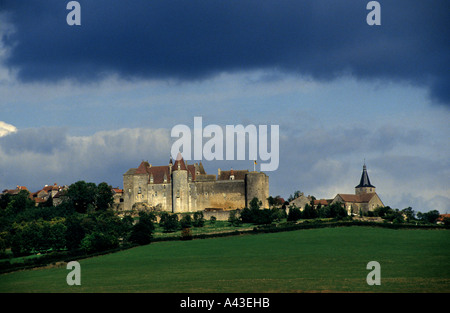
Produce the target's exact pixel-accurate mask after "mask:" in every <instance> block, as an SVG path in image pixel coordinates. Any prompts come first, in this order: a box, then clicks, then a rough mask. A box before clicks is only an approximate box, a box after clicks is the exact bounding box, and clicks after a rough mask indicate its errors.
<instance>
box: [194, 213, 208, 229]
mask: <svg viewBox="0 0 450 313" xmlns="http://www.w3.org/2000/svg"><path fill="white" fill-rule="evenodd" d="M192 224H193V225H194V227H203V226H204V225H205V219H204V217H203V212H195V213H194V221H193V223H192Z"/></svg>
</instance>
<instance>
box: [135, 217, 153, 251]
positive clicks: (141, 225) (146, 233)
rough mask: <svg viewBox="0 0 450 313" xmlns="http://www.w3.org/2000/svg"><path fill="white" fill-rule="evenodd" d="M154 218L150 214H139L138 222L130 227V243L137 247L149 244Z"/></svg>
mask: <svg viewBox="0 0 450 313" xmlns="http://www.w3.org/2000/svg"><path fill="white" fill-rule="evenodd" d="M154 221H155V216H154V215H153V214H151V213H146V212H140V213H139V222H138V223H136V225H134V226H133V227H132V230H131V235H130V239H129V240H130V241H131V242H133V243H137V244H139V245H146V244H149V243H150V242H151V240H152V238H153V231H154V230H155V225H154V224H153V222H154Z"/></svg>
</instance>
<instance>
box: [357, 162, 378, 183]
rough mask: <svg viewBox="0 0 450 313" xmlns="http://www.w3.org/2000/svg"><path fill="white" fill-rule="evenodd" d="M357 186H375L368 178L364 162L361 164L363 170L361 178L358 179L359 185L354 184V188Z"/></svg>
mask: <svg viewBox="0 0 450 313" xmlns="http://www.w3.org/2000/svg"><path fill="white" fill-rule="evenodd" d="M359 187H372V188H375V186H373V185H372V184H371V183H370V179H369V175H368V174H367V168H366V164H365V163H364V166H363V172H362V175H361V180H360V181H359V185H358V186H356V187H355V188H359Z"/></svg>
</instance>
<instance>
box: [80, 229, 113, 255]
mask: <svg viewBox="0 0 450 313" xmlns="http://www.w3.org/2000/svg"><path fill="white" fill-rule="evenodd" d="M118 246H119V240H118V239H117V238H116V237H114V236H112V235H107V234H103V233H99V232H93V233H91V234H88V235H86V236H85V237H84V238H83V240H82V241H81V249H82V250H83V251H84V252H86V253H92V252H98V251H105V250H110V249H114V248H117V247H118Z"/></svg>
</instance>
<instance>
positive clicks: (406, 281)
mask: <svg viewBox="0 0 450 313" xmlns="http://www.w3.org/2000/svg"><path fill="white" fill-rule="evenodd" d="M370 261H377V262H379V263H380V265H381V285H380V286H369V285H368V284H367V282H366V277H367V275H368V274H369V272H370V270H368V269H366V266H367V263H368V262H370ZM449 261H450V231H449V230H422V229H397V230H395V229H385V228H378V227H337V228H320V229H306V230H297V231H288V232H280V233H268V234H257V235H241V236H233V237H223V238H212V239H203V240H192V241H169V242H157V243H152V244H149V245H146V246H140V247H136V248H132V249H128V250H124V251H120V252H116V253H111V254H108V255H102V256H97V257H93V258H89V259H83V260H79V263H80V265H81V286H69V285H67V283H66V276H67V275H68V274H69V272H70V270H68V269H66V264H65V263H61V264H59V265H56V266H49V267H47V268H40V269H33V270H24V271H18V272H12V273H6V274H2V275H0V292H152V293H159V292H164V293H180V292H183V293H203V292H216V293H222V292H233V293H236V292H245V293H247V292H256V293H260V292H271V293H279V292H288V293H290V292H450V268H449V266H448V265H449V264H450V263H449Z"/></svg>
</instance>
